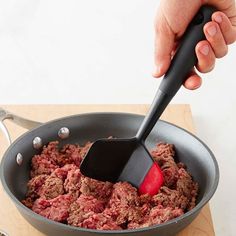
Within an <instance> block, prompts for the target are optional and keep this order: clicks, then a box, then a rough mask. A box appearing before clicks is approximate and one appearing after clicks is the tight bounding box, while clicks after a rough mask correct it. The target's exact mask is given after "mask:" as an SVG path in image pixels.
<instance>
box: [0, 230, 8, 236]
mask: <svg viewBox="0 0 236 236" xmlns="http://www.w3.org/2000/svg"><path fill="white" fill-rule="evenodd" d="M0 236H8V234H7V233H6V232H4V231H2V230H1V229H0Z"/></svg>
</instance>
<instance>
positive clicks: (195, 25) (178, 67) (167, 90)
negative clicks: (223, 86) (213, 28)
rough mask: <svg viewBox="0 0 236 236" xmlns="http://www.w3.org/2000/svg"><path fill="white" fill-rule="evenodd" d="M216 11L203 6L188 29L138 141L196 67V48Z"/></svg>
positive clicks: (144, 122)
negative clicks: (205, 26)
mask: <svg viewBox="0 0 236 236" xmlns="http://www.w3.org/2000/svg"><path fill="white" fill-rule="evenodd" d="M215 11H216V10H215V9H214V8H213V7H211V6H203V7H202V8H201V9H200V10H199V12H198V13H197V15H196V16H195V17H194V19H193V20H192V22H191V24H190V25H189V27H188V28H187V30H186V32H185V34H184V36H183V38H182V41H181V45H180V47H179V48H178V50H177V52H176V54H175V56H174V58H173V60H172V61H171V65H170V67H169V69H168V71H167V73H166V74H165V76H164V78H163V80H162V82H161V84H160V87H159V89H158V91H157V94H156V97H155V99H154V101H153V103H152V106H151V108H150V110H149V113H148V114H147V116H146V117H145V119H144V121H143V123H142V125H141V127H140V129H139V131H138V133H137V135H136V137H137V139H139V140H142V141H144V140H145V139H146V137H147V136H148V135H149V133H150V132H151V130H152V128H153V126H154V125H155V124H156V122H157V120H158V119H159V117H160V116H161V114H162V113H163V111H164V110H165V108H166V106H167V105H168V104H169V102H170V101H171V100H172V98H173V97H174V96H175V94H176V93H177V91H178V90H179V89H180V87H181V85H182V84H183V83H184V81H185V80H186V78H187V76H188V74H189V72H190V71H191V69H192V68H193V67H194V66H195V65H196V63H197V56H196V53H195V47H196V45H197V44H198V42H200V41H202V40H204V39H205V35H204V32H203V27H204V25H205V24H206V23H207V22H209V21H211V16H212V14H213V13H214V12H215Z"/></svg>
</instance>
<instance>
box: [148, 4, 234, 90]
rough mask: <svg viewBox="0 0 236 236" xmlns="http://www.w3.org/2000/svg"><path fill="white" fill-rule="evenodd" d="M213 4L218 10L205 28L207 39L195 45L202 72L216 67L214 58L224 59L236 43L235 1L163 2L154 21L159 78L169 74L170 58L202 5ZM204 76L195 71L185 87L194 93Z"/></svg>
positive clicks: (199, 69)
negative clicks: (230, 45) (229, 47)
mask: <svg viewBox="0 0 236 236" xmlns="http://www.w3.org/2000/svg"><path fill="white" fill-rule="evenodd" d="M205 4H208V5H211V6H214V7H216V9H218V10H219V11H217V12H215V13H214V14H213V15H212V21H211V22H209V23H207V24H206V25H205V26H204V33H205V36H206V40H203V41H201V42H199V43H198V44H197V46H196V49H195V51H196V55H197V58H198V64H197V65H196V68H197V70H198V71H199V72H202V73H207V72H209V71H211V70H212V69H213V68H214V65H215V59H216V58H222V57H224V56H225V55H226V54H227V52H228V46H227V45H229V44H232V43H234V42H235V40H236V7H235V0H209V1H207V0H195V1H190V0H168V1H167V0H161V3H160V7H159V9H158V12H157V16H156V19H155V34H156V38H155V65H156V68H155V71H154V73H153V76H154V77H156V78H158V77H161V76H162V75H164V74H165V73H166V71H167V70H168V68H169V65H170V62H171V58H172V56H173V54H174V52H175V50H176V48H177V47H178V41H179V40H180V38H181V36H182V35H183V34H184V32H185V30H186V28H187V26H188V24H189V23H190V21H191V20H192V18H193V17H194V16H195V14H196V13H197V11H198V10H199V8H200V7H201V6H202V5H205ZM201 83H202V81H201V77H200V76H199V75H198V74H197V73H196V71H195V70H193V71H192V72H191V73H190V75H189V78H188V79H187V80H186V81H185V83H184V86H185V87H186V88H188V89H191V90H194V89H197V88H199V87H200V86H201Z"/></svg>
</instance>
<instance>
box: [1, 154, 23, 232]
mask: <svg viewBox="0 0 236 236" xmlns="http://www.w3.org/2000/svg"><path fill="white" fill-rule="evenodd" d="M22 162H23V156H22V155H21V153H18V154H17V155H16V163H17V164H18V165H19V166H20V165H21V164H22ZM0 236H1V235H0Z"/></svg>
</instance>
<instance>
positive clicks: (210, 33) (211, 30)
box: [207, 25, 217, 37]
mask: <svg viewBox="0 0 236 236" xmlns="http://www.w3.org/2000/svg"><path fill="white" fill-rule="evenodd" d="M216 32H217V29H216V27H215V26H214V25H212V26H211V27H209V28H207V33H208V34H209V35H210V36H211V37H213V36H214V35H215V34H216Z"/></svg>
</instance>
